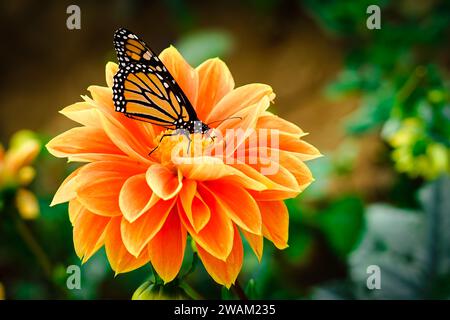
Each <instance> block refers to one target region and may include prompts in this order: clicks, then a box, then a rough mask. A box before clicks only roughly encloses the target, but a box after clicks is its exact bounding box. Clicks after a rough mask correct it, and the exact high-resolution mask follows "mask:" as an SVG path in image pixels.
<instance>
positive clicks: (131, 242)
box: [121, 199, 175, 257]
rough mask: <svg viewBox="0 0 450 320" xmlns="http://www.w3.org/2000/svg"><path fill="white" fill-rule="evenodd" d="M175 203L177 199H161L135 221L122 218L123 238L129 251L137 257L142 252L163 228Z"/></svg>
mask: <svg viewBox="0 0 450 320" xmlns="http://www.w3.org/2000/svg"><path fill="white" fill-rule="evenodd" d="M174 204H175V199H172V200H169V201H163V200H159V201H158V202H157V203H156V204H155V205H154V206H153V207H151V208H150V210H148V211H147V212H146V213H144V214H143V215H141V217H140V218H138V219H137V220H136V221H134V222H133V223H130V222H128V221H127V220H126V219H123V220H122V224H121V231H122V239H123V243H124V245H125V247H126V248H127V250H128V252H130V253H131V254H132V255H134V256H136V257H137V256H138V255H139V254H140V253H141V252H142V249H144V247H145V246H146V245H147V244H148V242H149V241H150V240H151V239H152V238H153V237H154V236H155V234H157V233H158V231H159V230H161V227H162V226H163V225H164V222H165V221H166V218H167V216H168V215H169V212H170V210H171V209H172V207H173V206H174Z"/></svg>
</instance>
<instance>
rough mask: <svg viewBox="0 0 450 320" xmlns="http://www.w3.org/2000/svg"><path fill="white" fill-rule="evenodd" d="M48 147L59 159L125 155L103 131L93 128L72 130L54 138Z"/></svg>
mask: <svg viewBox="0 0 450 320" xmlns="http://www.w3.org/2000/svg"><path fill="white" fill-rule="evenodd" d="M46 147H47V149H48V151H49V152H50V153H51V154H52V155H54V156H55V157H58V158H65V157H69V156H71V155H83V154H91V153H95V154H116V155H118V154H123V153H122V152H121V151H120V150H119V149H118V148H117V147H116V146H115V144H114V143H112V141H111V140H110V139H109V138H108V136H107V135H106V134H105V132H104V131H103V130H102V129H99V128H93V127H78V128H73V129H70V130H68V131H66V132H64V133H62V134H60V135H59V136H56V137H55V138H53V139H52V140H51V141H50V142H49V143H48V144H47V145H46Z"/></svg>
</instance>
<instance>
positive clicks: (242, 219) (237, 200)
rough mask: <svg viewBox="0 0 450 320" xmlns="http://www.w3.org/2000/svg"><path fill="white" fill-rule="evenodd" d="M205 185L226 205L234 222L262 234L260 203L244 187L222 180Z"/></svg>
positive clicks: (245, 228)
mask: <svg viewBox="0 0 450 320" xmlns="http://www.w3.org/2000/svg"><path fill="white" fill-rule="evenodd" d="M204 185H205V186H206V187H207V188H208V189H209V190H211V193H212V194H214V196H215V197H216V199H217V201H218V202H219V203H220V204H221V205H223V206H224V209H225V211H226V213H227V215H228V216H229V217H230V218H231V220H233V222H234V223H236V224H237V225H238V226H239V227H241V228H242V229H244V230H246V231H248V232H251V233H255V234H261V232H262V231H261V228H262V222H261V214H260V213H259V208H258V204H257V203H256V201H255V200H254V199H253V197H252V196H251V195H250V194H249V193H248V192H247V191H245V189H244V188H242V187H240V186H237V185H234V184H231V183H229V182H224V181H220V180H218V181H211V182H208V183H205V184H204Z"/></svg>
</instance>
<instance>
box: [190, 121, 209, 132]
mask: <svg viewBox="0 0 450 320" xmlns="http://www.w3.org/2000/svg"><path fill="white" fill-rule="evenodd" d="M189 129H190V130H189V131H190V133H207V132H208V131H209V130H210V129H211V128H210V127H209V126H208V125H207V124H206V123H203V122H201V121H200V120H197V121H192V122H191V125H190V126H189Z"/></svg>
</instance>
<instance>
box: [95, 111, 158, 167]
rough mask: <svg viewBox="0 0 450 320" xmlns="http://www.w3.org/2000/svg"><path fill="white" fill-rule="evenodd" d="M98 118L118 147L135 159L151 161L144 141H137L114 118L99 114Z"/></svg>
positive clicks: (131, 133) (127, 129)
mask: <svg viewBox="0 0 450 320" xmlns="http://www.w3.org/2000/svg"><path fill="white" fill-rule="evenodd" d="M100 119H101V122H102V126H103V129H104V130H105V133H106V134H107V135H108V137H109V138H110V139H111V141H113V142H114V144H115V145H116V146H117V148H118V149H120V150H121V151H122V152H123V153H125V154H127V155H129V156H130V157H131V158H133V159H135V160H136V161H140V162H143V163H151V161H150V158H149V156H148V153H149V149H150V148H149V147H148V145H149V144H146V143H143V142H144V141H139V140H138V139H137V138H136V135H133V132H132V131H131V130H129V128H128V127H125V126H123V125H122V124H121V123H120V122H119V121H116V120H115V119H114V118H112V117H107V116H106V115H104V114H101V115H100ZM147 143H149V142H147Z"/></svg>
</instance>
